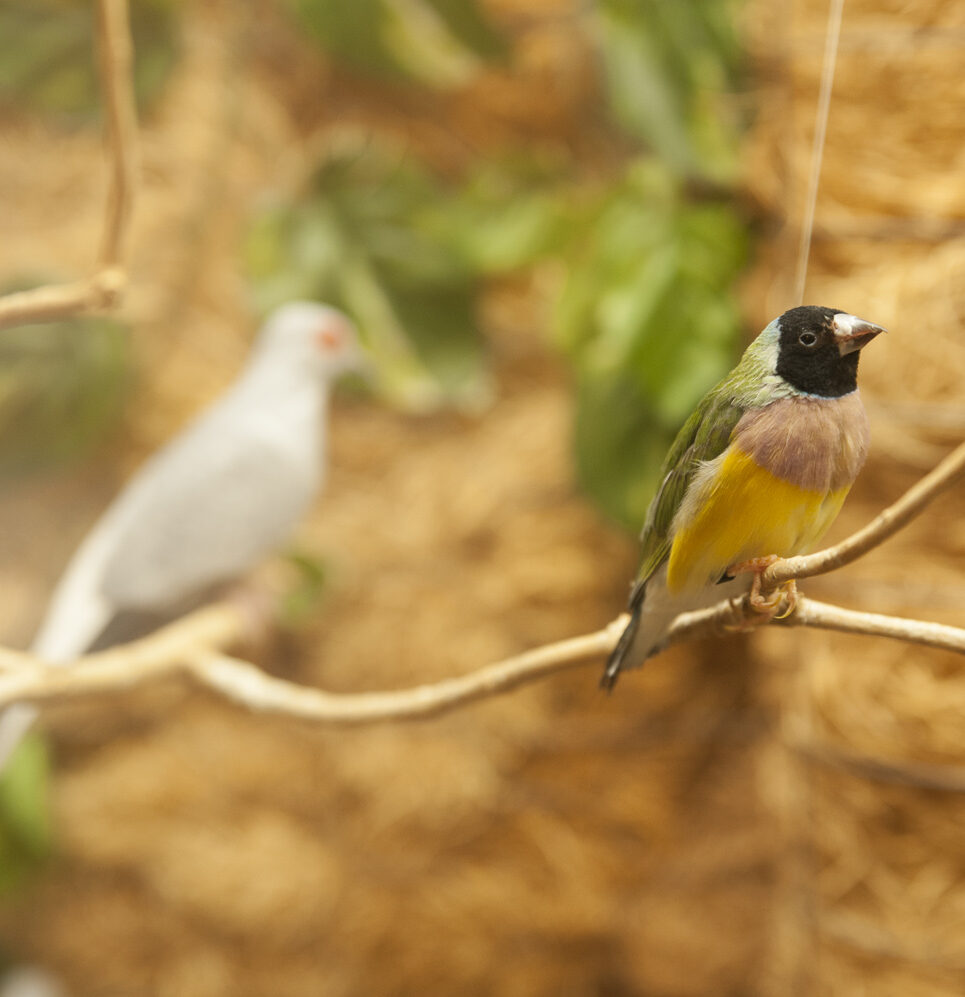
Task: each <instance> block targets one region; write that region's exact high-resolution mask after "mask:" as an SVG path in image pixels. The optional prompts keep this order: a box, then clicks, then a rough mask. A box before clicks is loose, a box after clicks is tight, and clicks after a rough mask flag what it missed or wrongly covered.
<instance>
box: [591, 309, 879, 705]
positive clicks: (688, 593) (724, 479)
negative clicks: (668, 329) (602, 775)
mask: <svg viewBox="0 0 965 997" xmlns="http://www.w3.org/2000/svg"><path fill="white" fill-rule="evenodd" d="M881 332H884V329H882V328H881V327H880V326H877V325H873V324H872V323H870V322H866V321H864V320H863V319H860V318H857V317H856V316H854V315H849V314H847V313H845V312H842V311H839V310H838V309H836V308H822V307H818V306H816V305H805V306H802V307H800V308H792V309H791V310H790V311H787V312H785V313H784V314H783V315H781V316H780V318H776V319H774V321H773V322H771V323H770V324H769V325H768V326H767V328H766V329H764V331H763V332H762V333H761V334H760V335H759V336H758V337H757V339H755V340H754V342H752V343H751V344H750V346H748V348H747V350H746V351H745V352H744V355H743V357H741V360H740V362H739V363H738V365H737V366H736V367H735V368H734V369H733V370H732V371H731V372H730V374H728V375H727V376H726V377H725V378H724V379H723V380H722V381H721V382H720V383H719V384H718V385H717V386H716V387H714V388H712V389H711V390H710V391H709V392H708V393H707V394H706V395H705V396H704V398H703V400H702V401H701V402H700V404H699V405H698V406H697V408H696V410H695V411H694V412H693V413H692V414H691V416H690V418H689V419H688V420H687V422H686V423H685V424H684V427H683V428H682V429H681V430H680V432H679V433H678V434H677V438H676V440H675V441H674V444H673V446H672V447H671V448H670V452H669V453H668V454H667V457H666V459H665V461H664V464H663V467H662V469H661V472H660V477H661V484H660V487H659V488H658V489H657V494H656V495H655V496H654V498H653V501H652V502H651V503H650V508H649V510H648V512H647V518H646V523H645V524H644V527H643V532H642V534H641V540H642V544H643V558H642V563H641V566H640V571H639V573H638V575H637V579H636V582H635V583H634V585H633V588H632V590H631V593H630V604H629V612H630V622H629V623H628V624H627V627H626V629H625V630H624V632H623V634H622V636H621V637H620V640H619V642H618V643H617V646H616V648H615V649H614V651H613V653H612V654H611V655H610V658H609V660H608V661H607V664H606V669H605V671H604V673H603V678H602V683H601V684H602V685H603V686H604V688H607V689H609V688H611V687H612V686H613V684H614V682H616V679H617V676H618V675H619V674H620V672H621V670H622V669H624V668H632V667H635V666H638V665H641V664H643V662H644V661H646V659H647V658H649V657H650V656H651V655H653V654H656V653H657V652H658V651H660V650H661V648H662V647H663V644H664V641H665V640H666V634H667V629H668V627H669V626H670V624H671V623H672V622H673V620H674V619H675V618H676V616H677V615H678V614H680V613H682V612H687V611H689V610H694V609H700V608H704V607H707V606H711V605H714V604H715V603H717V602H719V601H721V600H722V599H725V598H730V597H733V596H736V595H741V594H744V593H746V592H748V591H749V590H750V589H751V588H752V586H753V583H754V576H755V575H756V577H757V580H758V584H759V579H760V574H761V572H762V571H763V570H764V568H765V567H766V566H767V565H768V564H769V563H771V562H772V561H773V560H774V559H775V558H776V557H790V556H792V555H795V554H802V553H805V552H806V551H808V550H809V549H810V548H812V547H813V546H814V545H815V544H816V543H817V542H818V541H819V540H820V539H821V537H822V536H823V535H824V533H825V532H826V531H827V529H828V527H829V526H830V525H831V523H832V522H833V521H834V519H835V517H836V516H837V515H838V512H839V511H840V509H841V505H842V503H843V502H844V499H845V496H846V495H847V494H848V491H849V490H850V488H851V485H852V484H853V482H854V480H855V478H856V477H857V475H858V472H859V471H860V470H861V467H862V465H863V464H864V461H865V457H866V455H867V451H868V417H867V415H866V414H865V410H864V406H863V405H862V403H861V396H860V395H859V393H858V382H857V377H858V357H859V355H860V351H861V349H862V348H863V347H864V346H866V345H867V344H868V343H870V342H871V340H872V339H874V338H875V336H877V335H878V334H879V333H881ZM774 608H775V609H776V605H775V607H774Z"/></svg>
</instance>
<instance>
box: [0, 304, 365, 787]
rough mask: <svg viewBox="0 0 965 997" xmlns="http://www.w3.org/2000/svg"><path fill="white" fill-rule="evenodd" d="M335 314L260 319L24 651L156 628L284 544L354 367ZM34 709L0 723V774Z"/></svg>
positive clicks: (71, 651)
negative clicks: (229, 369)
mask: <svg viewBox="0 0 965 997" xmlns="http://www.w3.org/2000/svg"><path fill="white" fill-rule="evenodd" d="M361 366H362V353H361V350H360V349H359V346H358V342H357V339H356V334H355V328H354V326H353V325H352V323H351V322H350V320H349V319H348V318H347V317H346V316H345V315H343V314H342V313H341V312H339V311H337V310H336V309H334V308H329V307H327V306H325V305H319V304H315V303H313V302H308V301H296V302H291V303H289V304H287V305H283V306H282V307H280V308H278V309H277V310H276V311H274V312H273V313H272V314H271V315H270V316H269V317H268V319H267V321H266V322H265V324H264V326H263V327H262V329H261V331H260V333H259V334H258V338H257V340H256V342H255V344H254V347H253V349H252V353H251V358H250V359H249V361H248V364H247V365H246V367H245V368H244V370H243V371H242V372H241V374H240V376H239V377H238V379H237V380H236V381H235V382H234V384H233V385H232V386H231V387H230V388H229V389H228V390H227V391H226V392H225V394H224V395H222V396H221V397H220V398H219V399H218V400H217V401H216V402H214V404H213V405H212V406H211V407H210V408H209V409H207V410H206V411H205V412H203V413H202V414H201V415H200V416H199V417H198V418H197V419H196V420H195V421H194V422H193V423H191V424H190V425H189V426H188V427H187V428H186V429H184V430H183V431H182V432H181V434H180V435H178V436H177V437H175V439H174V440H172V441H171V442H170V443H169V444H168V445H167V446H165V447H164V448H163V449H162V450H160V451H159V452H158V453H157V454H155V455H154V456H153V457H151V458H150V459H149V460H148V461H147V462H146V463H145V464H144V466H143V467H142V468H141V469H140V470H139V471H138V472H137V473H136V474H135V475H134V477H133V478H132V479H131V480H130V481H129V482H128V483H127V485H126V487H125V488H124V490H123V491H122V492H121V493H120V495H118V497H117V498H116V499H115V500H114V501H113V503H112V504H111V505H110V506H109V507H108V509H107V511H106V512H105V513H104V514H103V515H102V516H101V518H100V520H99V521H98V522H97V523H96V524H95V525H94V527H93V528H92V529H91V531H90V532H89V533H88V534H87V536H86V538H85V539H84V540H83V542H82V543H81V545H80V547H79V548H78V549H77V552H76V553H75V554H74V556H73V558H72V560H71V561H70V563H69V565H68V566H67V569H66V570H65V572H64V573H63V575H62V577H61V580H60V582H59V583H58V585H57V587H56V590H55V591H54V594H53V597H52V599H51V601H50V605H49V607H48V610H47V614H46V616H45V617H44V620H43V622H42V623H41V626H40V629H39V631H38V632H37V635H36V637H35V639H34V642H33V645H32V647H31V650H32V652H33V653H34V654H35V655H36V656H37V657H39V658H41V659H43V660H45V661H48V662H53V663H68V662H70V661H72V660H73V659H74V658H76V657H78V656H79V655H81V654H83V653H84V652H85V651H87V650H89V649H91V648H93V647H95V646H98V645H99V646H105V645H106V644H109V643H112V642H116V641H115V640H112V639H110V638H108V639H105V637H106V635H107V632H108V628H110V627H111V626H112V624H113V625H116V624H117V623H118V621H119V620H120V619H121V617H122V615H124V616H128V617H130V616H131V615H132V614H133V615H135V616H145V615H146V616H149V617H153V618H155V619H161V618H163V617H164V616H172V615H175V614H176V613H177V612H178V609H179V607H184V606H187V605H190V604H191V603H193V602H197V601H198V600H199V599H201V598H203V597H204V595H205V594H207V593H209V592H211V591H212V590H213V589H215V588H216V587H217V586H219V585H222V584H224V583H226V582H229V581H231V580H232V579H234V578H236V577H238V576H239V575H241V574H242V573H243V572H244V571H245V570H247V569H248V568H250V567H251V566H252V565H253V564H255V563H256V562H257V561H258V560H260V559H261V558H263V557H264V556H265V555H266V554H268V553H270V552H271V551H273V550H276V549H277V548H278V547H279V546H280V545H281V544H283V543H284V542H285V540H286V539H287V538H288V536H289V534H290V533H291V531H292V529H293V527H294V526H295V524H296V523H297V522H298V520H299V519H300V518H301V516H302V515H303V514H304V513H305V512H306V510H307V509H308V507H309V505H310V504H311V502H312V500H313V498H314V497H315V495H316V493H317V492H318V490H319V488H320V486H321V484H322V480H323V477H324V472H325V451H326V447H325V415H326V409H327V402H328V393H329V385H330V384H331V382H332V381H333V380H334V379H335V378H336V377H337V376H338V375H339V374H341V373H343V372H345V371H348V370H351V369H359V368H360V367H361ZM35 716H36V710H35V709H34V708H33V707H30V706H26V705H18V706H14V707H11V708H10V709H8V710H7V711H6V712H5V713H4V714H3V715H2V716H0V768H2V766H3V765H4V764H5V763H6V761H7V759H8V758H9V756H10V753H11V752H12V751H13V749H14V748H15V747H16V745H17V743H18V742H19V741H20V739H21V737H22V736H23V734H24V733H25V732H26V731H27V729H28V728H29V726H30V725H31V723H32V722H33V719H34V717H35Z"/></svg>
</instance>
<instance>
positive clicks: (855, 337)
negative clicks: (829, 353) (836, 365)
mask: <svg viewBox="0 0 965 997" xmlns="http://www.w3.org/2000/svg"><path fill="white" fill-rule="evenodd" d="M831 331H832V332H833V333H834V341H835V342H836V343H837V344H838V352H839V353H840V354H841V356H845V355H846V354H848V353H854V351H855V350H860V349H861V348H862V347H863V346H867V345H868V343H870V342H871V340H872V339H874V338H875V336H877V335H878V333H880V332H885V331H886V330H884V329H882V328H881V326H880V325H875V324H874V323H872V322H865V320H864V319H863V318H858V316H857V315H844V314H841V315H835V316H834V318H833V319H831Z"/></svg>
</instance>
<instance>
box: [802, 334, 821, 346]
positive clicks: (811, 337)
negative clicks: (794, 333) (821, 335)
mask: <svg viewBox="0 0 965 997" xmlns="http://www.w3.org/2000/svg"><path fill="white" fill-rule="evenodd" d="M797 341H798V342H799V343H800V344H801V345H802V346H813V345H814V344H815V343H816V342H817V341H818V337H817V336H816V335H815V334H814V333H813V332H802V333H801V335H800V336H798V337H797Z"/></svg>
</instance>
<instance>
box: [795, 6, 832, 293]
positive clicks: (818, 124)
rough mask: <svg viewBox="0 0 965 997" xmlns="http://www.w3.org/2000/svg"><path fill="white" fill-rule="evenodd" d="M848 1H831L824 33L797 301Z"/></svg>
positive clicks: (807, 253) (805, 265) (802, 282)
mask: <svg viewBox="0 0 965 997" xmlns="http://www.w3.org/2000/svg"><path fill="white" fill-rule="evenodd" d="M843 10H844V0H831V4H830V6H829V8H828V27H827V32H826V34H825V36H824V65H823V66H822V67H821V91H820V93H819V94H818V110H817V119H816V121H815V123H814V145H813V146H812V148H811V175H810V176H809V177H808V191H807V201H806V202H805V206H804V221H803V223H802V226H801V243H800V245H799V246H798V255H797V275H796V276H795V279H794V303H795V304H796V305H801V304H803V303H804V285H805V284H806V282H807V277H808V259H809V257H810V255H811V233H812V232H813V231H814V210H815V208H816V206H817V203H818V184H819V182H820V180H821V163H822V161H823V159H824V140H825V138H826V136H827V133H828V112H829V111H830V109H831V90H832V88H833V87H834V67H835V66H836V65H837V61H838V39H839V38H840V37H841V13H842V11H843Z"/></svg>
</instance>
